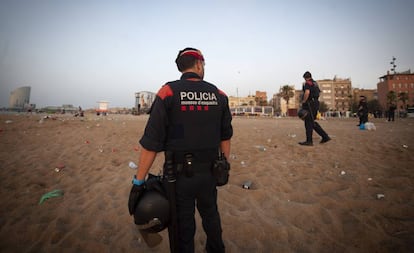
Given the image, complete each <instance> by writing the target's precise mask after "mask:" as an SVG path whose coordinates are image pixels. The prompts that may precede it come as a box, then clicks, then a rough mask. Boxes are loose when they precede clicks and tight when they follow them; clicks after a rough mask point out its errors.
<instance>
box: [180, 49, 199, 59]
mask: <svg viewBox="0 0 414 253" xmlns="http://www.w3.org/2000/svg"><path fill="white" fill-rule="evenodd" d="M183 55H191V56H193V57H194V58H196V59H198V60H201V61H204V57H203V56H202V55H201V54H200V53H199V52H197V51H194V50H190V51H185V52H183V53H182V54H181V55H180V56H183Z"/></svg>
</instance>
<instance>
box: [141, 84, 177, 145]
mask: <svg viewBox="0 0 414 253" xmlns="http://www.w3.org/2000/svg"><path fill="white" fill-rule="evenodd" d="M171 96H172V91H171V89H170V87H169V86H168V85H164V86H163V87H162V88H161V89H160V90H159V91H158V93H157V97H156V98H155V100H154V103H153V105H152V107H151V113H150V117H149V119H148V122H147V125H146V126H145V131H144V135H143V136H142V137H141V139H140V141H139V143H140V144H141V145H142V146H143V147H144V148H145V149H148V150H151V151H155V152H160V151H163V150H165V147H164V145H165V140H166V137H167V127H168V115H167V107H168V101H169V98H170V97H171Z"/></svg>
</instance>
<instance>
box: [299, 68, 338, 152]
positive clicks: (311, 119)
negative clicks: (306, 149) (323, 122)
mask: <svg viewBox="0 0 414 253" xmlns="http://www.w3.org/2000/svg"><path fill="white" fill-rule="evenodd" d="M303 78H304V79H305V83H304V84H303V95H302V109H304V110H307V111H308V112H309V113H308V114H307V115H306V117H305V119H304V121H305V129H306V141H303V142H299V144H300V145H305V146H313V140H312V133H313V130H315V131H316V133H317V134H319V135H320V136H321V137H322V140H321V141H320V143H326V142H328V141H330V140H331V138H330V137H329V135H328V134H327V133H326V132H325V131H324V130H323V129H322V127H321V126H320V125H319V123H318V122H316V121H315V119H316V115H317V114H318V110H319V100H318V99H319V93H320V90H319V86H318V83H317V82H316V81H314V80H313V79H312V74H311V73H310V72H309V71H306V72H305V74H303Z"/></svg>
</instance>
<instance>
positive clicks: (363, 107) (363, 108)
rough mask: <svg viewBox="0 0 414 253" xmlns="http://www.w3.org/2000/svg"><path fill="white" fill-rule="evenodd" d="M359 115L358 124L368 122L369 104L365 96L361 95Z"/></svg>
mask: <svg viewBox="0 0 414 253" xmlns="http://www.w3.org/2000/svg"><path fill="white" fill-rule="evenodd" d="M358 117H359V124H358V125H357V126H360V125H361V124H365V123H367V122H368V104H367V99H366V97H365V96H359V104H358Z"/></svg>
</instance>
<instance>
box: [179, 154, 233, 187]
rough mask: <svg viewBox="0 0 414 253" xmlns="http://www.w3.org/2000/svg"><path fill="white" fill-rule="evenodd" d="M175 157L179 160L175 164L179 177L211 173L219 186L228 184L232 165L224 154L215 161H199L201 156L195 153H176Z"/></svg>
mask: <svg viewBox="0 0 414 253" xmlns="http://www.w3.org/2000/svg"><path fill="white" fill-rule="evenodd" d="M173 157H174V158H175V159H174V160H178V161H177V162H176V161H174V162H173V164H174V167H175V172H176V175H177V176H178V175H184V176H186V177H193V176H194V174H202V173H211V174H212V175H213V176H214V178H215V179H216V184H217V186H222V185H225V184H227V182H228V179H229V171H230V164H229V163H228V162H227V160H226V158H225V157H224V155H223V154H219V156H218V158H217V159H216V160H214V161H203V159H197V157H199V156H198V155H197V154H194V153H185V154H182V153H181V154H178V153H174V156H173Z"/></svg>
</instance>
